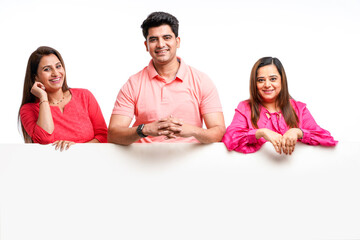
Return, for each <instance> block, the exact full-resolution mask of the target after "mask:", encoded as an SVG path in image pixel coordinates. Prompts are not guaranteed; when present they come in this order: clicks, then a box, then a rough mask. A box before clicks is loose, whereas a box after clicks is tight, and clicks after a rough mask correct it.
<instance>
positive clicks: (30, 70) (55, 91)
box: [19, 47, 107, 151]
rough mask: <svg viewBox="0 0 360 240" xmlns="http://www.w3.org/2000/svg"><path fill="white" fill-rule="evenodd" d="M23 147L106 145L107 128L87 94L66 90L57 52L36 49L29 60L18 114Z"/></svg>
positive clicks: (41, 48)
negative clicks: (31, 144) (33, 144)
mask: <svg viewBox="0 0 360 240" xmlns="http://www.w3.org/2000/svg"><path fill="white" fill-rule="evenodd" d="M19 120H20V122H21V127H22V132H23V136H24V140H25V142H26V143H40V144H49V143H52V144H53V145H55V146H56V147H55V149H58V148H60V150H61V151H62V150H63V149H68V148H69V147H70V146H71V145H73V144H75V143H85V142H89V143H99V142H107V127H106V123H105V120H104V117H103V115H102V113H101V109H100V107H99V104H98V103H97V101H96V99H95V97H94V96H93V95H92V94H91V92H90V91H88V90H86V89H76V88H72V89H70V88H69V87H68V85H67V82H66V74H65V65H64V61H63V59H62V57H61V55H60V53H59V52H58V51H56V50H55V49H53V48H50V47H39V48H38V49H37V50H36V51H34V52H33V53H32V54H31V55H30V58H29V61H28V65H27V68H26V74H25V81H24V91H23V99H22V102H21V106H20V111H19Z"/></svg>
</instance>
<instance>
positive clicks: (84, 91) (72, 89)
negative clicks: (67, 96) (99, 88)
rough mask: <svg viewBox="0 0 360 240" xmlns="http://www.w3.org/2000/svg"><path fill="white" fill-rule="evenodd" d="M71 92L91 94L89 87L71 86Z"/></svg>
mask: <svg viewBox="0 0 360 240" xmlns="http://www.w3.org/2000/svg"><path fill="white" fill-rule="evenodd" d="M70 92H71V94H76V95H89V94H91V92H90V91H89V90H88V89H85V88H70Z"/></svg>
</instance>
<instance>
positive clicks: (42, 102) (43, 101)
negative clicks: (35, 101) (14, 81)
mask: <svg viewBox="0 0 360 240" xmlns="http://www.w3.org/2000/svg"><path fill="white" fill-rule="evenodd" d="M43 102H49V101H48V100H43V101H41V102H39V106H40V104H42V103H43Z"/></svg>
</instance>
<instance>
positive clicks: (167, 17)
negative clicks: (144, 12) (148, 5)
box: [141, 12, 179, 39]
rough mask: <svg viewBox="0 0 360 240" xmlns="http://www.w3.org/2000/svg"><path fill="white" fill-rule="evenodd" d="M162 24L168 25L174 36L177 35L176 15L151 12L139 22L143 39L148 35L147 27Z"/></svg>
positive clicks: (177, 23) (177, 22)
mask: <svg viewBox="0 0 360 240" xmlns="http://www.w3.org/2000/svg"><path fill="white" fill-rule="evenodd" d="M164 24H166V25H169V26H170V27H171V30H172V31H173V33H174V34H175V37H178V31H179V21H178V20H177V19H176V17H174V16H173V15H171V14H169V13H166V12H153V13H151V14H150V15H149V16H148V17H147V18H146V19H145V20H144V22H143V23H142V24H141V28H142V31H143V35H144V37H145V39H146V38H147V36H148V35H149V28H152V27H159V26H161V25H164Z"/></svg>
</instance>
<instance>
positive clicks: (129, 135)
mask: <svg viewBox="0 0 360 240" xmlns="http://www.w3.org/2000/svg"><path fill="white" fill-rule="evenodd" d="M131 121H132V119H131V118H130V117H128V116H123V115H116V114H113V115H111V118H110V123H109V128H108V142H109V143H117V144H121V145H130V144H131V143H133V142H135V141H137V140H139V139H140V136H139V135H138V134H137V133H136V127H132V128H129V126H130V123H131Z"/></svg>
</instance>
